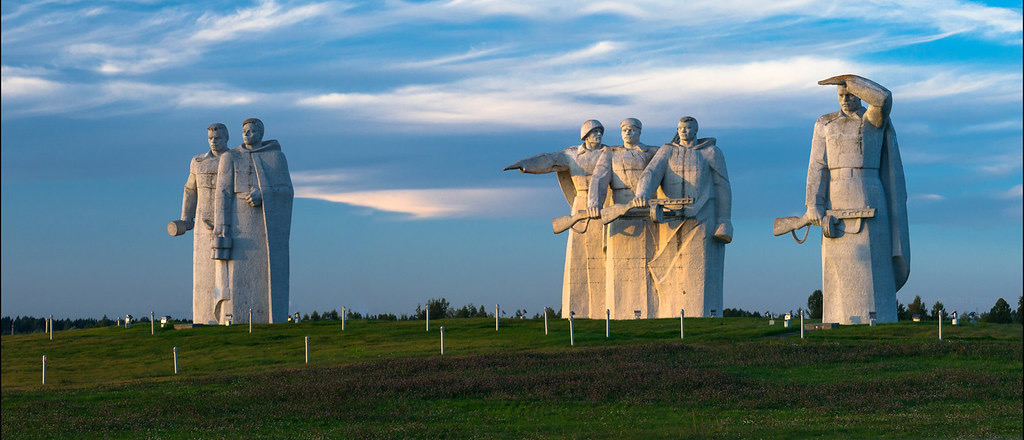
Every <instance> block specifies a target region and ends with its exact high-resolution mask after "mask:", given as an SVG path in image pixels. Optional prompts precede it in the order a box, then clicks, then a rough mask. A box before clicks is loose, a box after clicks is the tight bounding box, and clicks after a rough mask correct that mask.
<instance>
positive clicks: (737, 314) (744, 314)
mask: <svg viewBox="0 0 1024 440" xmlns="http://www.w3.org/2000/svg"><path fill="white" fill-rule="evenodd" d="M722 317H725V318H760V317H761V313H759V312H748V311H746V310H743V309H731V308H728V307H726V308H725V309H724V310H722Z"/></svg>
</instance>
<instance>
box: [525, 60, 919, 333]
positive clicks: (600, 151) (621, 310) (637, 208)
mask: <svg viewBox="0 0 1024 440" xmlns="http://www.w3.org/2000/svg"><path fill="white" fill-rule="evenodd" d="M819 84H822V85H836V86H837V87H838V96H839V101H840V105H841V107H842V109H841V110H840V111H838V112H834V113H830V114H827V115H824V116H822V117H821V118H819V119H818V121H817V122H816V123H815V127H814V137H813V141H812V145H811V158H810V162H809V165H808V172H807V194H806V207H807V212H806V214H804V216H802V217H788V218H779V219H776V221H775V231H774V232H775V235H781V234H784V233H786V232H793V231H794V230H796V229H799V228H801V227H805V226H809V225H818V226H821V228H822V232H823V239H822V282H823V293H824V298H823V313H824V316H823V319H824V321H825V322H838V323H840V324H858V323H867V322H869V320H871V319H874V320H876V321H877V322H895V321H896V291H898V290H899V289H900V288H901V287H902V286H903V284H904V283H906V281H907V278H908V276H909V273H910V269H909V268H910V243H909V228H908V222H907V212H906V198H907V196H906V182H905V179H904V176H903V166H902V163H901V161H900V156H899V148H898V146H897V144H896V135H895V131H894V130H893V128H892V123H891V121H890V120H889V112H890V110H891V108H892V95H891V93H890V92H889V91H888V90H886V89H885V88H884V87H882V86H880V85H878V84H877V83H875V82H873V81H870V80H868V79H866V78H862V77H859V76H856V75H840V76H836V77H832V78H829V79H826V80H822V81H820V82H819ZM861 99H863V100H864V101H867V102H868V107H867V108H866V109H865V108H864V107H863V106H862V105H861ZM620 128H621V130H622V140H623V144H622V145H618V146H612V147H609V146H606V145H604V144H602V143H601V139H602V135H603V134H604V129H603V127H602V126H601V124H600V122H597V121H595V120H590V121H587V122H585V123H584V124H583V127H582V128H581V131H580V138H581V140H582V141H583V143H582V144H580V145H578V146H572V147H569V148H566V149H564V150H562V151H558V152H554V153H546V154H539V155H536V156H532V157H529V158H526V159H523V160H520V161H518V162H516V163H514V164H512V165H510V166H508V167H506V168H505V169H506V170H511V169H518V170H520V171H522V172H525V173H533V174H541V173H551V172H554V173H556V175H557V176H558V182H559V184H560V185H561V187H562V191H563V193H564V194H565V197H566V201H568V202H569V205H570V208H571V214H570V215H569V216H565V217H561V218H557V219H555V220H554V222H553V226H554V230H555V232H556V233H558V232H561V231H564V230H566V229H570V228H571V229H572V233H570V236H569V238H568V244H567V245H566V259H565V277H564V282H563V285H562V311H563V314H564V315H565V316H564V317H568V315H569V313H575V314H576V315H577V316H581V317H589V318H604V317H605V313H606V310H607V313H609V314H610V315H611V317H612V318H615V319H629V318H646V317H652V318H653V317H659V318H660V317H674V316H679V313H680V310H685V314H686V316H696V317H700V316H715V314H716V312H718V313H720V311H721V310H722V308H723V292H722V284H723V278H724V270H723V269H724V262H725V244H727V243H729V242H731V241H732V224H731V208H732V191H731V187H730V184H729V175H728V172H727V171H726V166H725V157H724V156H723V155H722V152H721V150H720V149H719V148H718V147H717V145H716V142H715V139H714V138H702V139H698V138H697V137H696V135H697V128H698V125H697V121H696V120H695V119H694V118H692V117H684V118H682V119H680V120H679V124H678V126H677V132H676V137H675V138H674V139H673V140H672V142H669V143H666V144H664V145H662V146H661V147H654V146H650V145H645V144H643V143H641V142H640V141H639V136H640V131H641V128H642V126H641V124H640V121H638V120H636V119H633V118H629V119H626V120H623V121H622V123H621V124H620ZM609 189H610V192H609ZM598 219H600V221H598ZM793 235H794V238H796V234H795V233H794V234H793ZM804 239H806V235H805V237H804ZM798 242H801V243H802V242H803V240H798ZM719 316H721V315H719Z"/></svg>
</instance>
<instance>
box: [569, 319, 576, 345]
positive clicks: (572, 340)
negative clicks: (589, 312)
mask: <svg viewBox="0 0 1024 440" xmlns="http://www.w3.org/2000/svg"><path fill="white" fill-rule="evenodd" d="M574 316H576V312H573V311H570V312H569V345H576V334H575V331H574V329H573V325H572V318H573V317H574Z"/></svg>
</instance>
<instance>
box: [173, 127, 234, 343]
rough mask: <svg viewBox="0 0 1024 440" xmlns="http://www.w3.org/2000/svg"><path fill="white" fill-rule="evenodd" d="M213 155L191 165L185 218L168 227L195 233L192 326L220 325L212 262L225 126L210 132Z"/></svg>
mask: <svg viewBox="0 0 1024 440" xmlns="http://www.w3.org/2000/svg"><path fill="white" fill-rule="evenodd" d="M207 134H208V139H209V144H210V151H207V152H205V153H202V154H198V155H196V156H195V157H193V158H192V161H191V162H190V163H189V172H188V180H187V181H186V182H185V192H184V195H183V196H182V203H181V204H182V208H181V218H180V220H178V221H175V222H171V224H170V225H168V232H169V233H170V234H171V235H172V236H174V235H181V234H184V233H185V231H186V230H189V229H191V230H192V231H193V238H192V322H194V323H197V324H207V323H216V322H217V317H216V315H215V314H214V306H215V304H214V274H215V261H214V260H213V259H211V258H210V256H211V252H212V251H211V247H212V244H213V228H214V223H213V222H214V213H213V204H214V198H215V196H214V194H215V192H216V188H217V168H218V164H219V159H220V157H221V156H222V154H223V153H224V152H226V151H227V142H228V130H227V127H225V126H224V124H212V125H210V126H209V127H208V128H207Z"/></svg>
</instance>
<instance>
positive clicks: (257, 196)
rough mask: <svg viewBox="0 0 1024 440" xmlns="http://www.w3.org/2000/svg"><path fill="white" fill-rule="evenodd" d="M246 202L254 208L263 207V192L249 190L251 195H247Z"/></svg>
mask: <svg viewBox="0 0 1024 440" xmlns="http://www.w3.org/2000/svg"><path fill="white" fill-rule="evenodd" d="M245 202H246V203H248V204H249V206H252V207H254V208H255V207H257V206H260V205H262V204H263V192H262V191H260V190H259V189H258V188H253V189H251V190H249V193H248V194H246V195H245Z"/></svg>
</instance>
